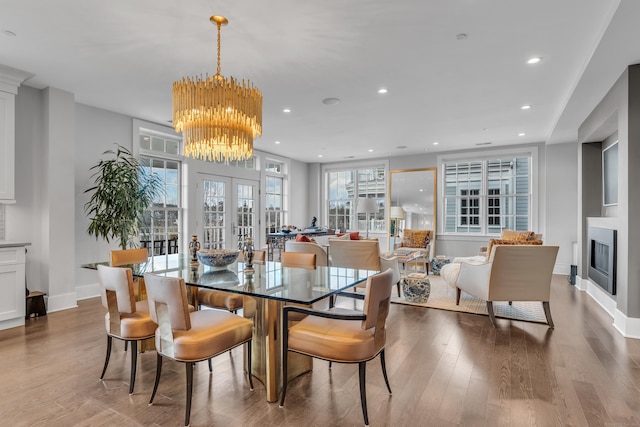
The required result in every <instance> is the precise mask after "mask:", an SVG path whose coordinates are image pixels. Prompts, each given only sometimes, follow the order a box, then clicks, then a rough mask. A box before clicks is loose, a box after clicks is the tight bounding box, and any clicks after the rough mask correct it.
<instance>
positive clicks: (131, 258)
mask: <svg viewBox="0 0 640 427" xmlns="http://www.w3.org/2000/svg"><path fill="white" fill-rule="evenodd" d="M148 259H149V251H148V249H147V248H138V249H122V250H117V251H111V265H112V266H114V267H117V266H119V265H129V264H140V263H142V262H147V260H148Z"/></svg>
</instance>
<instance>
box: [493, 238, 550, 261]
mask: <svg viewBox="0 0 640 427" xmlns="http://www.w3.org/2000/svg"><path fill="white" fill-rule="evenodd" d="M498 245H542V240H505V239H489V246H487V260H488V259H490V258H491V248H493V247H494V246H498Z"/></svg>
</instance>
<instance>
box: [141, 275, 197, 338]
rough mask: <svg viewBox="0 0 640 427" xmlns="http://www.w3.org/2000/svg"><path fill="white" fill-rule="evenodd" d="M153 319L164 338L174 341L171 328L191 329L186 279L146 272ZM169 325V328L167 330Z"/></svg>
mask: <svg viewBox="0 0 640 427" xmlns="http://www.w3.org/2000/svg"><path fill="white" fill-rule="evenodd" d="M144 281H145V283H146V286H147V296H148V298H149V313H150V314H151V320H153V321H154V322H156V323H157V324H158V326H159V328H160V334H161V336H162V339H163V340H165V339H167V340H168V341H173V338H172V335H169V334H171V330H172V329H173V330H181V331H188V330H189V329H191V317H190V316H189V303H188V300H187V289H186V287H185V284H184V279H182V278H180V277H166V276H158V275H157V274H151V273H145V275H144ZM167 327H168V330H167Z"/></svg>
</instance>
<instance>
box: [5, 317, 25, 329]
mask: <svg viewBox="0 0 640 427" xmlns="http://www.w3.org/2000/svg"><path fill="white" fill-rule="evenodd" d="M18 326H24V316H20V317H17V318H15V319H7V320H2V321H0V330H3V329H11V328H17V327H18Z"/></svg>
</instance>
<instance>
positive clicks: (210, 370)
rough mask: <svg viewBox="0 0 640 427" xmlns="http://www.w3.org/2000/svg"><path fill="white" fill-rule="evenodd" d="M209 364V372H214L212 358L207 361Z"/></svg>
mask: <svg viewBox="0 0 640 427" xmlns="http://www.w3.org/2000/svg"><path fill="white" fill-rule="evenodd" d="M229 351H231V350H229ZM207 363H208V364H209V372H213V366H211V358H208V359H207Z"/></svg>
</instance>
